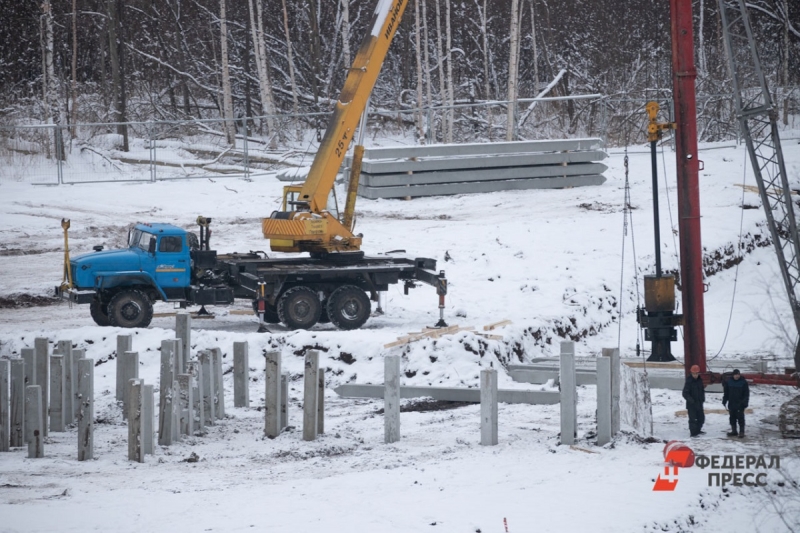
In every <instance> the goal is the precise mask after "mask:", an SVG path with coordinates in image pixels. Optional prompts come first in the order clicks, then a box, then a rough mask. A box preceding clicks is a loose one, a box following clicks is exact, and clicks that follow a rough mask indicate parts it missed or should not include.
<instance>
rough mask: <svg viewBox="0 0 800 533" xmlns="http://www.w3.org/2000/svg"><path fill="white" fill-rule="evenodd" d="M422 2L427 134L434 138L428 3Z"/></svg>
mask: <svg viewBox="0 0 800 533" xmlns="http://www.w3.org/2000/svg"><path fill="white" fill-rule="evenodd" d="M421 1H422V40H423V43H424V45H425V47H424V48H423V51H424V53H425V93H426V96H427V99H428V104H427V107H428V118H427V119H426V129H425V133H426V134H427V135H429V136H430V137H433V123H432V122H433V120H432V112H431V111H430V108H431V107H433V89H432V88H431V57H430V47H429V44H430V41H429V40H428V7H427V6H428V1H427V0H421Z"/></svg>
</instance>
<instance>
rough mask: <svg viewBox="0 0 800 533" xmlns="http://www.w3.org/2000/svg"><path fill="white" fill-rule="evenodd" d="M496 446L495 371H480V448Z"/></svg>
mask: <svg viewBox="0 0 800 533" xmlns="http://www.w3.org/2000/svg"><path fill="white" fill-rule="evenodd" d="M496 444H497V370H495V369H493V368H492V369H489V368H487V369H484V370H481V446H494V445H496Z"/></svg>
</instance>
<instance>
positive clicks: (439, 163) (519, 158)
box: [361, 150, 608, 175]
mask: <svg viewBox="0 0 800 533" xmlns="http://www.w3.org/2000/svg"><path fill="white" fill-rule="evenodd" d="M607 157H608V155H607V154H606V153H605V152H604V151H602V150H591V151H584V152H552V153H525V154H490V155H474V156H472V155H465V156H461V157H449V158H445V157H434V158H419V157H413V158H411V159H383V160H380V159H379V160H375V161H367V160H365V161H363V162H362V164H361V172H362V173H364V174H371V175H375V174H393V173H398V172H430V171H434V170H454V169H464V168H482V169H487V168H503V167H527V166H534V165H561V164H568V163H569V164H572V163H592V162H595V161H602V160H603V159H605V158H607Z"/></svg>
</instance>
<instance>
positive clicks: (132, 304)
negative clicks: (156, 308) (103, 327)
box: [108, 289, 153, 328]
mask: <svg viewBox="0 0 800 533" xmlns="http://www.w3.org/2000/svg"><path fill="white" fill-rule="evenodd" d="M108 318H109V322H110V323H111V325H112V326H117V327H121V328H146V327H147V326H149V325H150V321H151V320H152V319H153V304H152V303H150V299H149V298H148V297H147V296H146V295H145V294H144V293H143V292H142V291H138V290H136V289H129V290H125V291H122V292H119V293H117V294H116V296H114V297H113V298H111V301H110V302H109V303H108Z"/></svg>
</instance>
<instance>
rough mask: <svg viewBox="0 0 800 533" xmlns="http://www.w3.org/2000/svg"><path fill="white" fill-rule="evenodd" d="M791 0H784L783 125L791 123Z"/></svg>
mask: <svg viewBox="0 0 800 533" xmlns="http://www.w3.org/2000/svg"><path fill="white" fill-rule="evenodd" d="M789 94H790V91H789V0H783V125H784V126H788V125H789Z"/></svg>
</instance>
